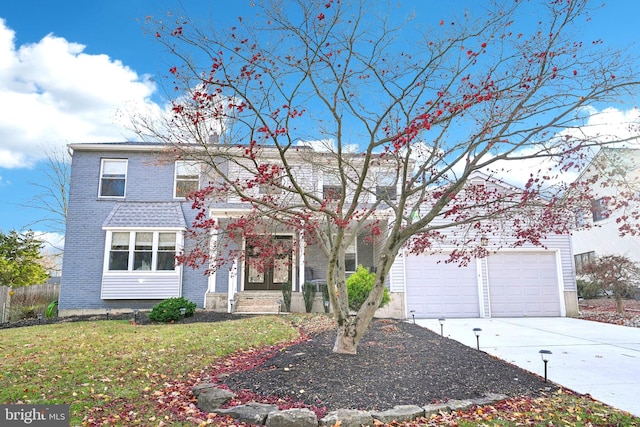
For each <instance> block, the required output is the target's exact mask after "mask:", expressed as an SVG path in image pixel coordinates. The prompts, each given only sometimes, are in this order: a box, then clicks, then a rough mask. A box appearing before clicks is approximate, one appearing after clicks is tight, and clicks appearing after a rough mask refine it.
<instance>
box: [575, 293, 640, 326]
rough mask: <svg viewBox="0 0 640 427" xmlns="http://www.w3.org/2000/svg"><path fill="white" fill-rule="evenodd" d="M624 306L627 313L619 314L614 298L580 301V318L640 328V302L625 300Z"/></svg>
mask: <svg viewBox="0 0 640 427" xmlns="http://www.w3.org/2000/svg"><path fill="white" fill-rule="evenodd" d="M622 304H623V306H624V309H625V312H624V313H617V312H616V301H615V299H614V298H598V299H583V300H580V301H579V306H580V316H579V317H580V319H584V320H592V321H594V322H603V323H613V324H615V325H623V326H629V327H632V328H640V301H638V300H633V299H625V300H623V301H622Z"/></svg>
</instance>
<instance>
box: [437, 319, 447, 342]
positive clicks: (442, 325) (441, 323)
mask: <svg viewBox="0 0 640 427" xmlns="http://www.w3.org/2000/svg"><path fill="white" fill-rule="evenodd" d="M444 320H445V319H444V317H441V318H439V319H438V323H440V336H441V337H443V336H444Z"/></svg>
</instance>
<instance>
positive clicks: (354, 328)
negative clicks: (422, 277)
mask: <svg viewBox="0 0 640 427" xmlns="http://www.w3.org/2000/svg"><path fill="white" fill-rule="evenodd" d="M392 256H393V255H392V254H385V256H383V257H382V259H381V262H380V263H379V264H378V269H377V270H378V273H376V280H375V284H374V286H373V289H372V290H371V293H370V294H369V296H368V297H367V299H366V300H365V302H364V303H363V304H362V307H360V310H358V313H357V314H356V315H355V316H349V315H347V316H339V315H338V316H337V317H336V319H337V320H338V334H337V336H336V341H335V344H334V346H333V352H334V353H341V354H356V353H357V350H358V343H359V342H360V339H361V338H362V336H363V335H364V333H365V332H366V331H367V328H368V327H369V324H370V323H371V320H372V319H373V317H374V315H375V313H376V310H377V309H378V307H379V306H380V302H381V301H382V296H383V293H384V288H385V282H386V278H387V274H388V273H389V268H390V266H391V264H392V263H393V261H389V260H392V259H393V258H392ZM341 301H342V302H343V303H346V302H347V295H346V294H345V295H344V296H343V299H342V300H341ZM346 308H347V310H348V306H347V307H346ZM347 313H348V311H347Z"/></svg>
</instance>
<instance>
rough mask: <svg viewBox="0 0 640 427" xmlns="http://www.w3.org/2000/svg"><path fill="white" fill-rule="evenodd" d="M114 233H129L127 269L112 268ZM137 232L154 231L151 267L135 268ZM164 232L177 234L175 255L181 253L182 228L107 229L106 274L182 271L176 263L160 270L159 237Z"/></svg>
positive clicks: (104, 267) (172, 272)
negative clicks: (111, 255)
mask: <svg viewBox="0 0 640 427" xmlns="http://www.w3.org/2000/svg"><path fill="white" fill-rule="evenodd" d="M113 233H128V234H129V247H128V250H127V251H128V258H127V269H126V270H110V269H109V267H110V265H109V264H110V254H111V249H112V248H111V244H112V241H113ZM137 233H152V234H153V238H152V255H151V268H150V269H148V270H144V269H139V270H134V259H135V252H136V250H135V243H136V235H137ZM162 233H170V234H175V236H176V240H175V251H174V256H175V255H177V254H178V253H180V251H181V250H182V246H183V236H182V230H176V229H164V228H162V229H159V228H135V229H110V230H107V235H106V239H105V250H104V264H103V271H104V274H142V275H148V274H169V273H170V274H175V273H176V272H179V271H180V266H179V265H178V264H177V263H176V264H175V265H174V268H173V269H169V270H158V251H159V237H160V234H162Z"/></svg>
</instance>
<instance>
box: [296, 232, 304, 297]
mask: <svg viewBox="0 0 640 427" xmlns="http://www.w3.org/2000/svg"><path fill="white" fill-rule="evenodd" d="M304 241H305V240H304V231H300V233H298V263H297V264H298V285H299V287H300V289H299V290H300V291H302V286H303V285H304V262H305V251H304V248H305V245H304Z"/></svg>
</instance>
